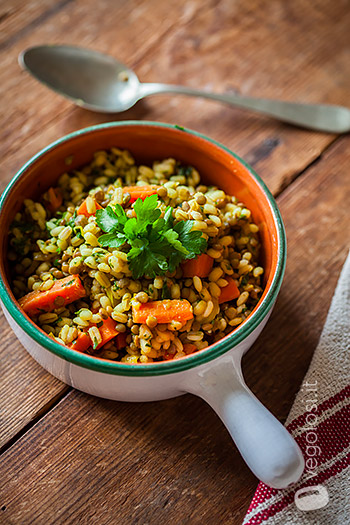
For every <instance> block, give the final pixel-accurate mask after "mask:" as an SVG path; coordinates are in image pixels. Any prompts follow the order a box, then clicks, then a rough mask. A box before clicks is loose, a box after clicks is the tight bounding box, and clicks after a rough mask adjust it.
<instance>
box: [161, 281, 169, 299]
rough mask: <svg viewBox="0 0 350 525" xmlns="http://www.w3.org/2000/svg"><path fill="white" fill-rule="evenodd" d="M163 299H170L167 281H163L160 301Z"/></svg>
mask: <svg viewBox="0 0 350 525" xmlns="http://www.w3.org/2000/svg"><path fill="white" fill-rule="evenodd" d="M164 299H171V293H170V289H169V286H168V283H167V281H165V283H164V284H163V288H162V300H164Z"/></svg>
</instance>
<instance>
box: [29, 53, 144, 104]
mask: <svg viewBox="0 0 350 525" xmlns="http://www.w3.org/2000/svg"><path fill="white" fill-rule="evenodd" d="M19 62H20V64H21V65H22V67H24V68H25V69H26V70H28V71H29V72H30V73H31V74H32V75H33V76H34V77H35V78H36V79H37V80H39V81H40V82H42V83H43V84H45V85H46V86H47V87H49V88H51V89H53V90H54V91H56V93H59V94H60V95H62V96H64V97H65V98H68V99H69V100H71V101H72V102H74V103H75V104H77V105H78V106H81V107H84V108H86V109H90V110H93V111H102V112H104V113H118V112H120V111H125V110H127V109H129V108H131V107H132V106H133V105H134V104H135V103H136V102H137V100H138V99H139V98H140V97H139V88H140V82H139V80H138V78H137V76H136V75H135V73H134V72H133V71H132V70H131V69H128V68H127V67H126V66H125V65H124V64H122V63H121V62H118V61H117V60H115V59H114V58H113V57H111V56H109V55H105V54H103V53H99V52H98V51H93V50H90V49H83V48H79V47H71V46H36V47H32V48H29V49H27V50H26V51H24V52H23V53H21V54H20V56H19Z"/></svg>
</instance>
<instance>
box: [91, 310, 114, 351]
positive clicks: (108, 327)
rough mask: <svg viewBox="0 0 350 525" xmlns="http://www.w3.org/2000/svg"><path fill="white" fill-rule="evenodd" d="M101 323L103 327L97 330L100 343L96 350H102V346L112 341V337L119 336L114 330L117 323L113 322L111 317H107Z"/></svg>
mask: <svg viewBox="0 0 350 525" xmlns="http://www.w3.org/2000/svg"><path fill="white" fill-rule="evenodd" d="M102 322H103V325H102V326H100V327H99V328H98V329H99V331H100V334H101V337H102V341H101V342H100V344H99V345H97V346H96V350H99V349H100V348H102V346H103V345H105V344H106V343H108V342H109V341H111V340H112V339H114V337H116V336H117V335H118V334H119V332H118V330H116V328H115V327H116V326H117V324H118V323H116V322H115V321H113V319H111V317H107V319H104V320H103V321H102Z"/></svg>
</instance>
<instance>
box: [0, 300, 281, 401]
mask: <svg viewBox="0 0 350 525" xmlns="http://www.w3.org/2000/svg"><path fill="white" fill-rule="evenodd" d="M0 304H1V306H2V309H3V311H4V314H5V317H6V319H7V321H8V323H9V324H10V326H11V328H12V329H13V331H14V332H15V334H16V336H17V338H18V339H19V341H20V342H21V343H22V345H23V346H24V348H25V349H26V350H27V351H28V353H29V354H30V355H31V356H32V357H33V358H34V359H35V361H37V362H38V363H39V364H40V365H41V366H42V367H43V368H45V370H47V371H48V372H50V374H52V375H53V376H55V377H57V378H58V379H60V380H61V381H63V382H64V383H66V384H68V385H70V386H72V387H74V388H77V389H78V390H81V391H83V392H86V393H88V394H92V395H94V396H98V397H103V398H105V399H112V400H115V401H138V402H139V401H158V400H161V399H168V398H171V397H176V396H180V395H182V394H185V393H186V392H187V391H188V390H187V388H186V385H189V384H191V382H192V381H191V376H192V379H193V380H194V381H195V378H194V376H197V375H198V374H202V373H203V372H204V371H205V370H207V369H208V368H210V367H211V366H213V365H214V364H217V363H218V362H219V361H220V360H221V359H223V358H225V357H227V356H228V355H230V354H232V353H235V354H236V355H237V354H239V355H243V354H244V353H245V352H246V351H247V350H248V349H249V348H250V347H251V346H252V344H253V343H254V341H255V340H256V338H257V337H258V336H259V334H260V332H261V331H262V329H263V328H264V326H265V324H266V322H267V320H268V318H269V316H270V314H271V311H272V307H273V306H272V307H271V309H270V310H269V312H268V313H267V315H266V316H265V317H264V319H263V320H262V321H261V323H260V324H259V325H258V326H257V327H256V328H255V329H254V330H253V332H251V333H250V334H249V335H248V336H247V337H246V338H245V339H244V340H243V341H241V342H240V343H239V344H238V345H236V346H234V347H233V348H232V349H231V350H229V351H228V352H225V354H223V355H222V356H219V357H217V358H216V359H213V360H212V361H209V362H207V363H205V364H203V365H199V366H195V367H193V368H190V369H188V370H184V371H182V372H177V373H171V374H164V375H154V376H145V377H142V376H139V377H134V376H122V375H117V374H107V373H105V372H99V371H96V370H90V369H88V368H84V367H82V366H78V365H76V364H74V363H70V362H69V361H66V360H65V359H62V358H61V357H59V356H57V355H56V354H53V353H52V352H50V351H49V350H47V349H46V348H44V347H43V346H41V345H40V344H39V343H37V342H36V341H35V340H34V339H32V338H31V337H30V336H29V335H28V334H27V333H26V332H25V331H24V330H23V328H22V327H21V326H20V325H19V324H18V323H17V322H16V321H15V320H14V319H13V318H12V316H11V315H10V314H9V313H8V311H7V310H6V308H5V307H4V305H3V303H2V302H0ZM130 366H133V365H130ZM150 366H152V365H150Z"/></svg>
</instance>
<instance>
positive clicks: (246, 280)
mask: <svg viewBox="0 0 350 525" xmlns="http://www.w3.org/2000/svg"><path fill="white" fill-rule="evenodd" d="M248 282H249V277H248V276H247V275H245V276H244V277H242V280H241V285H242V286H246V285H247V284H248Z"/></svg>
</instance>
